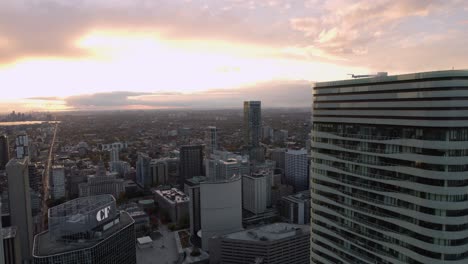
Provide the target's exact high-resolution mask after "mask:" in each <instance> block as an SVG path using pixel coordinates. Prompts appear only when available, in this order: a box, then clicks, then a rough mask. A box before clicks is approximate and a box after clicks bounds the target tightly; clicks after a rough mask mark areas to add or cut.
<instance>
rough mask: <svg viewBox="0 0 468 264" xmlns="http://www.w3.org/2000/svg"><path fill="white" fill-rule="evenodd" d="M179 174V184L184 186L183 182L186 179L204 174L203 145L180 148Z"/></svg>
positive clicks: (181, 186)
mask: <svg viewBox="0 0 468 264" xmlns="http://www.w3.org/2000/svg"><path fill="white" fill-rule="evenodd" d="M179 166H180V170H179V171H180V175H179V177H180V178H179V185H180V188H181V189H183V188H184V182H185V180H187V179H190V178H193V177H196V176H204V172H203V146H202V145H193V146H182V147H181V148H180V163H179Z"/></svg>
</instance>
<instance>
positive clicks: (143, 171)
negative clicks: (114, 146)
mask: <svg viewBox="0 0 468 264" xmlns="http://www.w3.org/2000/svg"><path fill="white" fill-rule="evenodd" d="M150 162H151V158H150V157H149V156H148V154H145V153H141V152H139V153H138V158H137V161H136V183H137V184H138V185H140V187H144V188H148V187H151V184H152V180H151V177H150V168H149V167H150Z"/></svg>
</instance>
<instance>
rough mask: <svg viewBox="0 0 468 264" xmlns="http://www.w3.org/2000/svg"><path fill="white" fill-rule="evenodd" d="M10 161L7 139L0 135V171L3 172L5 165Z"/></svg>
mask: <svg viewBox="0 0 468 264" xmlns="http://www.w3.org/2000/svg"><path fill="white" fill-rule="evenodd" d="M9 160H10V146H9V145H8V137H7V136H6V135H0V170H4V169H5V166H6V164H7V163H8V161H9Z"/></svg>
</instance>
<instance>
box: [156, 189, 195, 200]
mask: <svg viewBox="0 0 468 264" xmlns="http://www.w3.org/2000/svg"><path fill="white" fill-rule="evenodd" d="M153 193H155V194H157V195H159V196H161V197H164V199H166V201H168V202H170V203H184V202H188V201H189V199H190V198H189V197H188V196H187V195H185V193H183V192H182V191H180V190H178V189H177V188H171V189H169V190H153Z"/></svg>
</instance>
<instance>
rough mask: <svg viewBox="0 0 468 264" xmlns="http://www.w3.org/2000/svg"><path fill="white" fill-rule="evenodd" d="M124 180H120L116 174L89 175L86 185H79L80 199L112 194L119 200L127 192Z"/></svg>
mask: <svg viewBox="0 0 468 264" xmlns="http://www.w3.org/2000/svg"><path fill="white" fill-rule="evenodd" d="M124 181H125V180H124V179H119V178H117V177H116V174H112V173H111V174H106V175H103V176H98V175H97V174H96V175H89V176H88V179H87V182H86V183H80V184H79V185H78V188H79V195H80V197H84V196H95V195H101V194H111V195H113V196H114V198H116V199H117V198H119V196H120V194H121V193H123V192H125V189H124Z"/></svg>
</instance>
